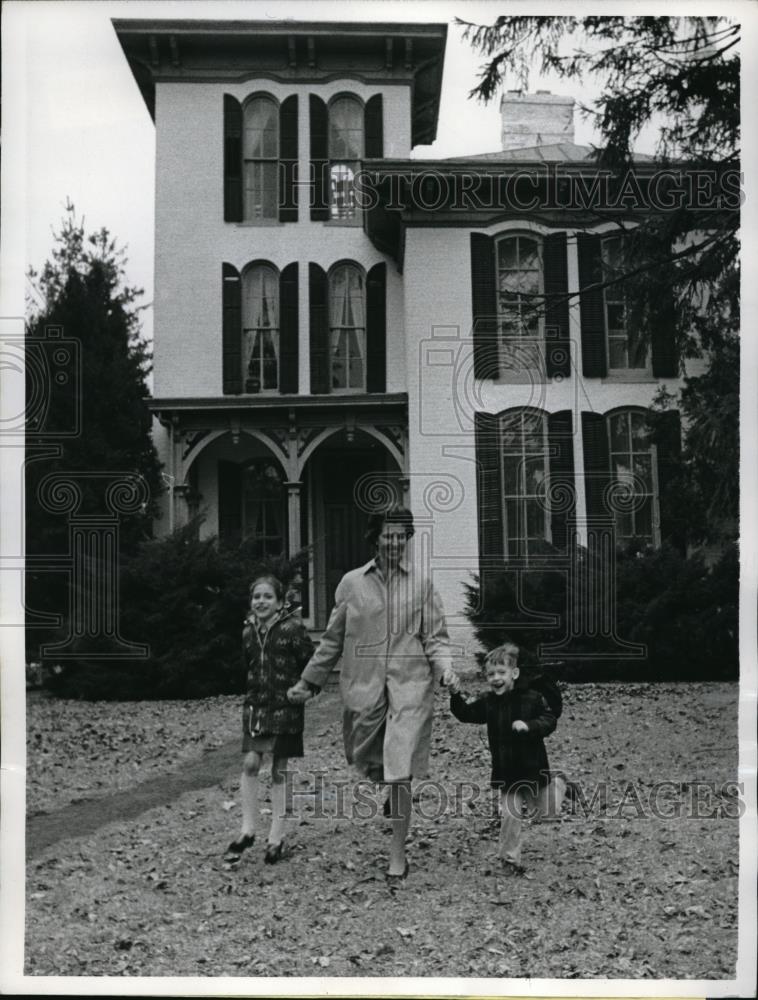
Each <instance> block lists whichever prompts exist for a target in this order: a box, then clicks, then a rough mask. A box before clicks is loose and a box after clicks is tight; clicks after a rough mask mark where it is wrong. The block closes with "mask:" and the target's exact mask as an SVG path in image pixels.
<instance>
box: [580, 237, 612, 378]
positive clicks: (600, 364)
mask: <svg viewBox="0 0 758 1000" xmlns="http://www.w3.org/2000/svg"><path fill="white" fill-rule="evenodd" d="M577 249H578V254H579V308H580V313H581V318H582V372H583V374H584V375H586V376H587V377H588V378H604V377H605V375H606V374H607V371H608V367H607V362H606V356H605V305H604V298H603V291H602V289H601V288H590V287H589V286H590V285H594V284H597V283H599V282H602V280H603V265H602V258H601V256H600V237H599V236H596V235H591V234H588V233H579V234H578V236H577Z"/></svg>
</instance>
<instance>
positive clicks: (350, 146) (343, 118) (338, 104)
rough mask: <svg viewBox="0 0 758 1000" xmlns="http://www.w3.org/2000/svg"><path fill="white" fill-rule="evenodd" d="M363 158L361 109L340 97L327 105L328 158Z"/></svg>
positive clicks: (353, 102)
mask: <svg viewBox="0 0 758 1000" xmlns="http://www.w3.org/2000/svg"><path fill="white" fill-rule="evenodd" d="M362 156H363V107H362V105H361V104H360V102H359V101H356V100H355V99H354V98H350V97H341V98H339V99H338V100H336V101H333V102H332V103H331V104H330V105H329V158H330V159H331V160H343V159H344V160H360V159H361V158H362Z"/></svg>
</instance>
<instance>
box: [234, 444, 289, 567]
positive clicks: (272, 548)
mask: <svg viewBox="0 0 758 1000" xmlns="http://www.w3.org/2000/svg"><path fill="white" fill-rule="evenodd" d="M286 518H287V512H286V490H285V488H284V477H283V475H282V471H281V469H280V468H279V466H278V465H277V463H276V462H272V461H269V460H266V459H256V460H255V461H253V462H250V463H249V464H248V465H246V466H245V467H244V469H243V472H242V537H243V538H245V539H248V540H250V541H251V542H252V543H253V546H254V548H253V554H254V555H255V556H256V557H258V558H265V557H266V556H278V555H281V554H282V553H283V552H284V542H285V534H286V527H287V521H286Z"/></svg>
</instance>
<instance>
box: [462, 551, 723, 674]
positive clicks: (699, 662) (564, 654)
mask: <svg viewBox="0 0 758 1000" xmlns="http://www.w3.org/2000/svg"><path fill="white" fill-rule="evenodd" d="M595 572H597V566H593V565H592V562H591V559H590V557H589V555H588V553H587V552H586V550H579V551H578V552H577V563H576V572H575V573H574V574H573V581H574V586H573V588H572V589H571V590H569V588H568V586H567V574H566V573H565V572H564V571H561V570H555V569H548V568H535V569H533V570H532V569H530V570H521V571H519V572H518V574H516V573H514V572H513V571H510V572H509V571H507V570H506V571H500V572H490V573H488V575H487V576H486V577H485V583H484V586H483V587H482V586H480V580H479V578H475V581H474V583H473V584H469V585H468V586H467V588H466V589H467V608H466V614H467V616H468V618H469V620H470V621H471V623H472V625H473V627H474V631H475V633H476V636H477V638H478V639H479V641H480V642H481V643H482V645H483V646H484V647H485V649H491V648H492V647H493V646H496V645H498V644H499V643H501V642H504V641H506V640H508V639H510V640H512V641H514V642H516V643H517V644H518V645H520V646H521V647H522V648H523V649H524V651H525V658H526V660H527V662H529V661H532V662H533V661H534V660H539V661H541V662H543V663H545V662H550V661H551V660H559V661H561V664H560V670H559V676H560V677H561V678H562V679H563V680H579V681H581V680H587V681H589V680H731V679H735V678H737V677H738V675H739V657H738V647H739V643H738V598H739V593H738V591H739V567H738V557H737V547H736V545H731V546H729V547H728V548H726V549H725V550H724V552H723V553H722V555H721V557H720V559H719V560H718V561H717V562H716V563H715V564H714V565H713V566H710V567H709V566H707V565H706V563H705V561H704V559H703V557H702V556H701V555H699V554H694V555H692V556H690V557H689V558H685V557H684V556H683V555H681V554H680V553H679V552H678V551H677V550H676V549H674V548H671V547H669V546H667V545H664V546H663V547H662V548H661V549H658V550H655V551H642V550H638V551H635V550H634V549H630V550H628V551H626V552H620V553H619V554H618V558H617V563H616V573H615V587H614V595H615V599H616V637H615V638H614V637H612V636H611V637H608V636H605V637H604V636H601V635H597V634H592V630H591V629H590V628H587V627H586V625H585V627H584V628H581V629H579V630H578V634H576V635H572V636H571V637H570V639H569V640H568V641H567V634H568V631H567V626H568V621H569V615H568V608H569V606H570V605H569V602H570V601H571V602H577V601H580V600H582V597H581V595H582V593H584V594H585V595H592V596H591V598H590V600H591V601H592V602H593V606H592V608H591V610H592V612H593V613H594V614H595V615H597V613H598V612H599V611H600V606H599V602H598V600H597V596H596V594H595V592H594V591H593V589H592V586H591V584H592V580H591V575H592V574H593V573H595ZM585 600H586V598H585ZM583 617H584V621H585V623H586V621H587V619H588V618H591V616H589V615H588V616H583ZM617 640H621V641H622V642H626V643H641V644H643V645H644V646H645V647H646V651H645V655H644V656H643V657H642V658H637V659H633V658H627V657H625V656H623V655H620V654H621V650H620V648H619V643H618V641H617Z"/></svg>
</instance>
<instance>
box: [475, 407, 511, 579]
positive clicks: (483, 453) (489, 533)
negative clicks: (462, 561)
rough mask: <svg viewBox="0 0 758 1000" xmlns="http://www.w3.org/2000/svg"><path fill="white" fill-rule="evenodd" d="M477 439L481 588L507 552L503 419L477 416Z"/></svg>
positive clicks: (484, 415) (485, 415)
mask: <svg viewBox="0 0 758 1000" xmlns="http://www.w3.org/2000/svg"><path fill="white" fill-rule="evenodd" d="M474 440H475V444H476V464H477V473H478V474H477V490H476V498H477V521H478V527H479V572H480V577H481V581H480V582H481V587H482V591H484V589H485V586H486V580H485V577H486V575H487V572H486V570H487V568H489V570H490V574H491V572H492V571H493V569H495V568H496V567H497V566H498V565H502V563H503V560H504V553H505V540H504V536H503V490H502V480H501V475H500V420H499V418H498V417H497V416H495V415H494V414H491V413H475V414H474Z"/></svg>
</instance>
